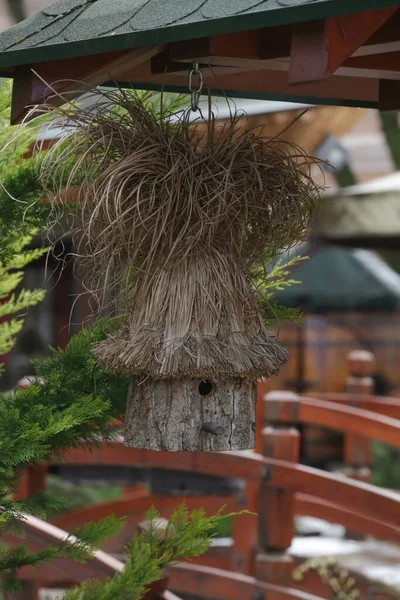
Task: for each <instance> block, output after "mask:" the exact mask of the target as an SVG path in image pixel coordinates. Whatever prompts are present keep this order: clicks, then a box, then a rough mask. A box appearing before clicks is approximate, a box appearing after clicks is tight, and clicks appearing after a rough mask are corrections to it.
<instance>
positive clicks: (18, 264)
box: [0, 230, 47, 355]
mask: <svg viewBox="0 0 400 600" xmlns="http://www.w3.org/2000/svg"><path fill="white" fill-rule="evenodd" d="M34 233H35V231H34V230H33V231H32V232H31V234H30V235H25V236H21V235H20V236H19V239H17V237H15V238H14V239H13V240H8V241H9V244H8V246H7V251H6V252H5V253H4V254H7V255H8V258H7V259H6V260H5V262H2V261H1V260H0V319H4V317H10V316H11V315H14V316H13V318H9V319H8V320H3V321H2V322H0V355H3V354H7V353H8V352H9V351H10V350H11V348H12V347H13V346H14V342H15V336H16V334H17V333H18V332H19V331H21V329H22V325H23V319H22V318H21V313H22V312H24V311H26V310H27V309H28V307H30V306H34V305H35V304H37V303H38V302H40V301H41V300H42V299H43V297H44V290H40V289H36V290H25V289H22V290H20V291H19V292H18V293H15V290H16V288H17V287H18V286H19V284H20V283H21V281H22V278H23V275H24V272H23V268H24V267H25V266H26V265H27V264H29V263H30V262H32V261H34V260H36V259H37V258H39V257H40V256H42V255H43V254H45V253H46V252H47V250H46V249H44V248H39V249H36V250H26V249H25V247H26V246H27V245H28V243H29V242H30V241H31V239H32V237H33V234H34ZM4 246H5V244H4V238H1V242H0V248H3V247H4ZM0 255H1V252H0Z"/></svg>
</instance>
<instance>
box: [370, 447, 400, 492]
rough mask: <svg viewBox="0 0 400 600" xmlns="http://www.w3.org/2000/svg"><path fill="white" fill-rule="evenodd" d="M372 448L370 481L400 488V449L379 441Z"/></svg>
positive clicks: (383, 485)
mask: <svg viewBox="0 0 400 600" xmlns="http://www.w3.org/2000/svg"><path fill="white" fill-rule="evenodd" d="M372 448H373V453H372V483H373V484H374V485H377V486H379V487H385V488H389V489H394V490H400V450H399V449H398V448H393V447H392V446H387V445H386V444H381V443H379V442H374V444H373V447H372Z"/></svg>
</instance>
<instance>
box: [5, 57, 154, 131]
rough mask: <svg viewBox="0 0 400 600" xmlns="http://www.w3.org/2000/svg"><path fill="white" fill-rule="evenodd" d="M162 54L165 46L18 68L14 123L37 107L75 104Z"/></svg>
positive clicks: (13, 104) (14, 87)
mask: <svg viewBox="0 0 400 600" xmlns="http://www.w3.org/2000/svg"><path fill="white" fill-rule="evenodd" d="M163 50H164V47H163V46H154V47H152V48H139V49H137V50H129V51H128V52H126V51H117V52H110V53H105V54H94V55H91V56H85V58H84V60H83V59H82V60H79V61H77V60H76V59H75V58H71V59H64V60H60V61H49V62H45V63H40V64H39V65H31V66H23V67H16V70H15V79H14V85H13V94H12V105H11V123H12V124H16V123H19V122H21V120H22V119H23V118H24V117H25V116H26V114H27V112H28V111H29V107H32V106H34V105H35V104H43V103H46V102H47V103H50V104H52V105H54V106H59V105H60V104H63V103H64V102H65V99H67V100H73V99H74V98H77V97H79V96H81V95H82V94H85V93H87V92H88V91H90V90H91V89H93V88H94V87H96V86H98V85H101V84H103V83H105V82H106V81H113V80H117V79H118V77H119V76H120V75H121V74H122V73H124V72H126V70H127V69H134V68H135V67H137V66H139V65H140V64H142V63H144V62H146V61H148V60H150V59H151V58H152V57H153V56H155V55H156V54H158V53H160V52H162V51H163ZM60 74H62V79H60Z"/></svg>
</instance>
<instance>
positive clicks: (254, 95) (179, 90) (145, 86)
mask: <svg viewBox="0 0 400 600" xmlns="http://www.w3.org/2000/svg"><path fill="white" fill-rule="evenodd" d="M116 85H117V86H118V87H121V88H127V89H132V85H133V87H134V88H135V89H137V90H155V91H159V92H161V91H162V90H163V91H164V92H173V93H176V94H187V93H188V88H187V86H177V85H169V84H164V85H160V84H158V83H151V84H149V83H142V82H136V81H135V82H134V83H133V84H132V82H130V81H118V82H112V81H107V82H106V83H104V84H103V86H104V87H115V86H116ZM210 93H211V94H212V96H220V97H226V95H227V94H228V95H229V96H230V97H231V98H242V99H244V100H246V99H249V100H250V99H253V100H271V101H274V102H294V103H300V104H315V105H316V106H321V105H324V106H349V107H353V108H378V102H375V101H373V100H349V99H348V98H330V97H326V98H324V97H322V96H318V97H315V96H301V95H295V94H294V95H290V96H287V95H285V94H274V93H267V92H265V93H262V92H244V91H243V90H231V89H229V90H220V89H210ZM207 94H208V90H207V92H203V95H204V96H206V95H207Z"/></svg>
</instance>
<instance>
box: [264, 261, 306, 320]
mask: <svg viewBox="0 0 400 600" xmlns="http://www.w3.org/2000/svg"><path fill="white" fill-rule="evenodd" d="M307 259H308V257H307V256H295V257H293V258H291V259H290V260H284V259H278V260H274V258H273V257H272V256H269V257H265V259H264V264H268V263H269V264H271V265H272V268H271V270H269V271H266V270H265V269H264V268H263V267H259V268H258V269H256V270H255V271H254V272H253V273H252V279H253V283H254V285H255V288H256V291H257V295H258V304H259V306H260V307H261V311H262V315H263V319H264V322H265V325H266V327H268V328H270V327H274V326H275V325H278V326H279V323H280V322H282V321H291V322H293V323H297V324H301V321H302V318H303V315H302V312H301V310H300V309H298V308H287V307H286V306H281V305H280V304H279V303H278V302H277V301H276V299H275V298H274V295H275V292H277V291H279V290H284V289H285V288H287V287H290V286H292V285H296V284H299V283H301V282H300V281H297V280H296V279H291V278H290V273H291V270H292V269H293V268H294V267H296V266H297V265H298V264H299V263H300V262H302V261H303V260H307Z"/></svg>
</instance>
